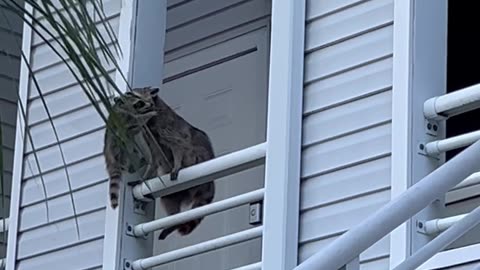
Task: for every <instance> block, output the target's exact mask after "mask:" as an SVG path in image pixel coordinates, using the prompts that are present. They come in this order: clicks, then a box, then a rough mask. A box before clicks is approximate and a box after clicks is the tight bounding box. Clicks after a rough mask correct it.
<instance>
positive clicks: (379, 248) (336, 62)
mask: <svg viewBox="0 0 480 270" xmlns="http://www.w3.org/2000/svg"><path fill="white" fill-rule="evenodd" d="M306 20H307V24H306V46H305V47H306V48H305V53H306V54H305V87H304V120H303V150H302V151H303V152H302V186H301V216H300V236H299V261H300V262H301V261H304V260H305V259H306V258H308V257H309V256H310V255H312V254H313V253H314V252H316V251H318V250H321V249H322V248H323V247H325V246H326V245H327V244H328V243H330V242H331V241H333V240H334V239H336V238H337V237H338V236H339V235H341V234H342V233H344V232H345V231H347V230H348V229H349V228H351V227H352V226H354V225H356V224H357V223H358V222H359V220H362V219H363V218H364V217H366V216H368V215H369V214H371V213H373V212H374V211H375V210H377V209H379V208H380V207H381V206H383V205H384V204H385V203H386V202H388V201H389V200H390V167H391V164H390V162H391V160H390V155H391V111H392V100H391V99H392V55H393V0H371V1H358V0H325V1H315V0H308V1H307V18H306ZM360 260H361V268H362V269H388V267H389V238H388V237H386V238H384V239H382V240H380V241H379V242H378V243H376V244H375V245H374V246H372V247H371V248H369V249H368V250H366V251H365V252H364V253H362V254H361V256H360Z"/></svg>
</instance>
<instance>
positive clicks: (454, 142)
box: [425, 130, 480, 156]
mask: <svg viewBox="0 0 480 270" xmlns="http://www.w3.org/2000/svg"><path fill="white" fill-rule="evenodd" d="M479 139H480V130H478V131H473V132H469V133H465V134H462V135H458V136H455V137H451V138H447V139H443V140H438V141H433V142H429V143H427V144H426V145H425V152H426V153H427V155H429V156H436V155H439V154H441V153H445V152H448V151H451V150H455V149H458V148H462V147H465V146H469V145H471V144H472V143H474V142H476V141H478V140H479Z"/></svg>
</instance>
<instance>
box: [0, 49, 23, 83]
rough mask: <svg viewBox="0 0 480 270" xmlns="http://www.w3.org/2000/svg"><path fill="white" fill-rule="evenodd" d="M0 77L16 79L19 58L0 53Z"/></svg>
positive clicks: (18, 73) (18, 72) (18, 69)
mask: <svg viewBox="0 0 480 270" xmlns="http://www.w3.org/2000/svg"><path fill="white" fill-rule="evenodd" d="M0 63H1V64H0V76H2V77H8V78H12V79H18V77H19V75H20V57H18V56H15V55H13V56H12V55H6V54H4V53H2V52H1V51H0Z"/></svg>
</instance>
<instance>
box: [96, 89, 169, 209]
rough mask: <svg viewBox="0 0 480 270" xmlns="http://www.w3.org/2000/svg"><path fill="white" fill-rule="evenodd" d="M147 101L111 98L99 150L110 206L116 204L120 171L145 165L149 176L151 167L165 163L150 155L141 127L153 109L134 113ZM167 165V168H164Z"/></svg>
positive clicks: (132, 169) (152, 174)
mask: <svg viewBox="0 0 480 270" xmlns="http://www.w3.org/2000/svg"><path fill="white" fill-rule="evenodd" d="M146 105H147V104H145V103H143V102H139V101H137V102H135V103H130V102H128V99H126V98H124V97H117V98H115V99H114V105H113V106H112V112H113V113H112V114H110V115H109V117H108V119H107V129H106V131H105V137H104V149H103V154H104V157H105V163H106V169H107V172H108V175H109V180H110V182H109V195H110V196H109V197H110V205H111V207H112V208H113V209H115V208H116V207H117V206H118V202H119V192H120V185H121V175H122V171H124V172H125V171H128V172H129V173H133V172H136V171H138V170H139V169H140V168H142V167H143V166H146V170H145V174H144V175H143V177H144V179H145V178H146V177H153V176H154V175H155V174H154V173H153V170H154V169H156V168H158V167H162V166H163V167H166V166H167V165H166V164H165V163H161V160H159V159H158V157H157V156H156V155H152V154H151V151H150V145H149V144H148V143H147V142H146V140H145V131H144V127H145V126H146V123H147V121H148V120H149V119H151V118H152V117H153V116H155V115H156V112H155V111H149V112H145V113H143V114H138V113H136V111H135V109H145V108H141V107H144V106H146ZM168 170H169V169H167V171H168Z"/></svg>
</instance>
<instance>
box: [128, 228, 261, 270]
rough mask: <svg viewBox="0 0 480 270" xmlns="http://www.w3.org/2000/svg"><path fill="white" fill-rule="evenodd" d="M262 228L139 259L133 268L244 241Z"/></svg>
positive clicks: (155, 264) (136, 269) (185, 256)
mask: <svg viewBox="0 0 480 270" xmlns="http://www.w3.org/2000/svg"><path fill="white" fill-rule="evenodd" d="M262 230H263V226H258V227H255V228H252V229H248V230H245V231H241V232H238V233H234V234H230V235H227V236H223V237H220V238H216V239H213V240H210V241H206V242H203V243H200V244H196V245H193V246H189V247H185V248H181V249H177V250H173V251H170V252H167V253H164V254H160V255H157V256H153V257H149V258H145V259H139V260H136V261H134V262H133V263H132V269H133V270H146V269H150V268H152V267H155V266H159V265H162V264H165V263H169V262H173V261H176V260H180V259H184V258H188V257H191V256H195V255H198V254H202V253H205V252H208V251H212V250H215V249H220V248H224V247H228V246H231V245H235V244H238V243H242V242H245V241H248V240H252V239H255V238H258V237H260V236H261V235H262Z"/></svg>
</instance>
